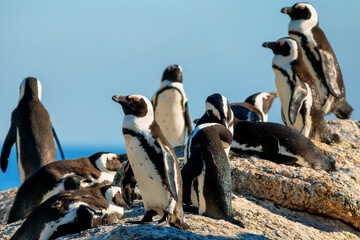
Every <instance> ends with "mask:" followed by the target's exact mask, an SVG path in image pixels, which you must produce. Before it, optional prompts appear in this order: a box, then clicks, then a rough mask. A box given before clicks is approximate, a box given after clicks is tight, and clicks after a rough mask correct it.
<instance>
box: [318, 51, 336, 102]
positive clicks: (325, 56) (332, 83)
mask: <svg viewBox="0 0 360 240" xmlns="http://www.w3.org/2000/svg"><path fill="white" fill-rule="evenodd" d="M319 53H320V57H321V65H322V68H323V72H324V76H325V81H326V85H327V86H328V88H329V90H330V92H331V94H332V95H334V96H335V97H340V95H341V89H340V88H339V85H338V83H337V72H336V70H337V66H336V65H337V63H336V60H335V58H334V56H333V55H332V54H331V53H329V52H327V51H324V50H321V49H319Z"/></svg>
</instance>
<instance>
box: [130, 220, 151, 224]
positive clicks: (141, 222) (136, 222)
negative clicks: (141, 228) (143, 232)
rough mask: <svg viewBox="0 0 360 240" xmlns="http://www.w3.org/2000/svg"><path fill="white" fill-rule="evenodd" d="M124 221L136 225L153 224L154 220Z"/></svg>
mask: <svg viewBox="0 0 360 240" xmlns="http://www.w3.org/2000/svg"><path fill="white" fill-rule="evenodd" d="M125 223H130V224H137V225H143V224H154V222H144V221H143V220H140V221H128V222H125Z"/></svg>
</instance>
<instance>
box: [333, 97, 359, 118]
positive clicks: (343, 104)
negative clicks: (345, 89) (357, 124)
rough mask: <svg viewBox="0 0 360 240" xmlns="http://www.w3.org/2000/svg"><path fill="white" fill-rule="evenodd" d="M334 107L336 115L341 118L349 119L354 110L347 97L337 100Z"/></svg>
mask: <svg viewBox="0 0 360 240" xmlns="http://www.w3.org/2000/svg"><path fill="white" fill-rule="evenodd" d="M333 109H334V110H333V113H334V114H335V116H336V117H337V118H340V119H349V118H350V116H351V113H352V111H353V110H354V109H353V108H352V106H351V105H350V104H349V103H348V101H347V100H346V98H344V99H343V100H341V101H339V102H337V103H336V104H335V106H334V108H333Z"/></svg>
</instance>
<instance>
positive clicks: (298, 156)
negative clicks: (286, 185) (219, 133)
mask: <svg viewBox="0 0 360 240" xmlns="http://www.w3.org/2000/svg"><path fill="white" fill-rule="evenodd" d="M231 151H232V152H234V153H237V154H247V155H257V156H259V157H261V158H263V159H267V160H270V161H272V162H275V163H278V164H280V163H282V164H287V165H298V166H302V167H310V168H313V169H323V170H325V171H334V170H335V161H334V160H333V159H332V158H329V157H327V156H325V155H324V154H323V153H322V152H321V151H320V149H319V148H318V147H317V146H316V145H315V144H314V143H313V142H312V141H311V140H309V139H308V138H306V137H304V136H303V135H301V134H300V133H299V132H298V131H295V130H293V129H291V128H289V127H287V126H284V125H281V124H277V123H270V122H248V121H243V120H238V119H235V121H234V135H233V142H232V144H231Z"/></svg>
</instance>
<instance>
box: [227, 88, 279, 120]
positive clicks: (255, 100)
mask: <svg viewBox="0 0 360 240" xmlns="http://www.w3.org/2000/svg"><path fill="white" fill-rule="evenodd" d="M277 97H278V94H277V92H276V91H274V92H271V93H266V92H259V93H255V94H253V95H251V96H249V97H248V98H247V99H245V102H242V103H231V110H232V111H233V113H234V116H235V117H236V118H237V119H240V120H247V121H253V122H267V121H268V112H269V110H270V108H271V106H272V104H273V102H274V100H275V99H276V98H277Z"/></svg>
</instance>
